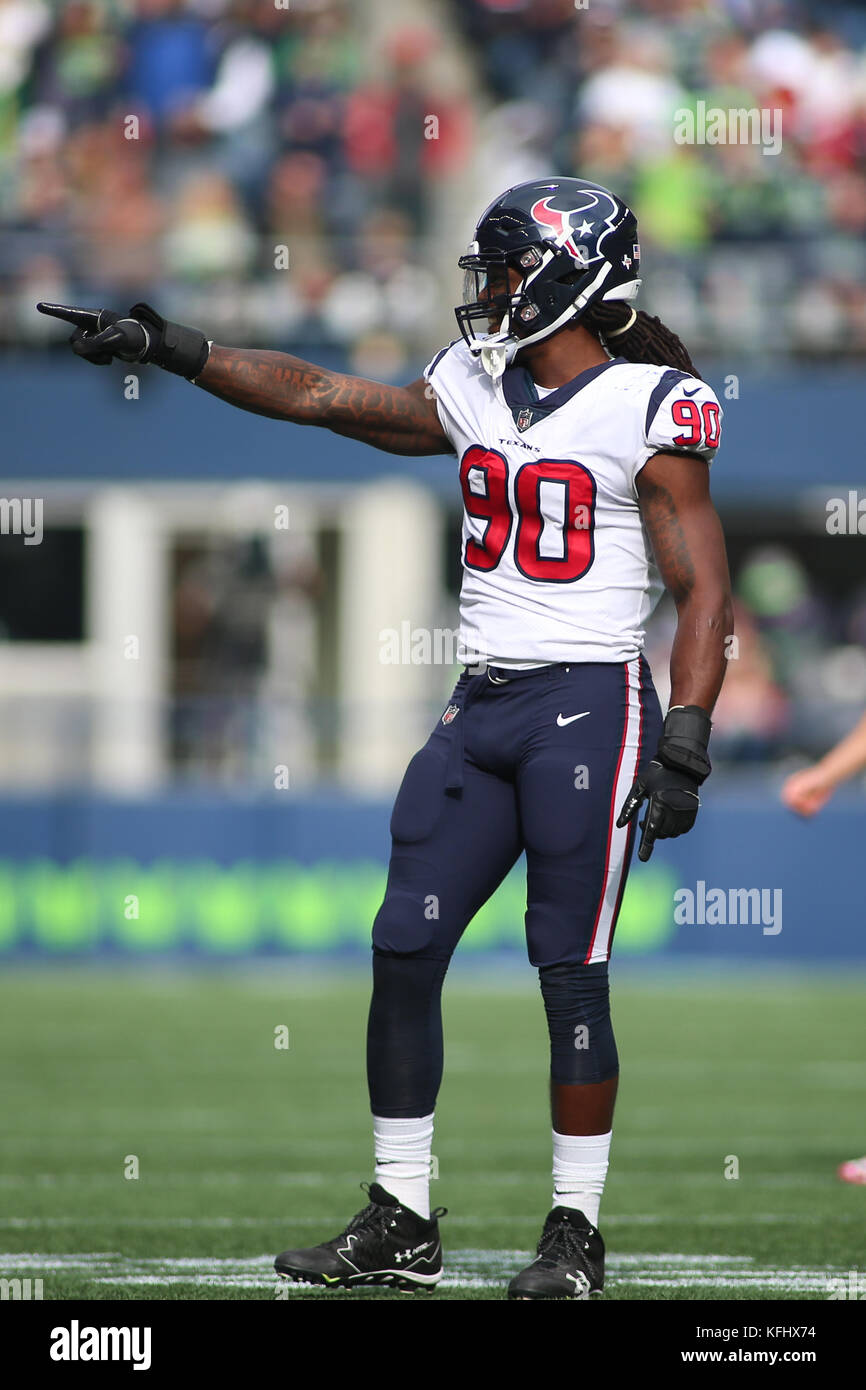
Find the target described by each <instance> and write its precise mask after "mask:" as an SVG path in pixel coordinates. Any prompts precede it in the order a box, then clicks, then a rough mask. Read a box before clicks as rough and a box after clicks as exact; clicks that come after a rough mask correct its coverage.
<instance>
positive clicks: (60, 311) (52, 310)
mask: <svg viewBox="0 0 866 1390" xmlns="http://www.w3.org/2000/svg"><path fill="white" fill-rule="evenodd" d="M36 308H37V309H38V310H39V312H40V314H49V315H50V316H51V318H53V319H65V320H66V322H67V323H74V324H75V325H76V326H77V327H78V328H84V329H86V330H90V331H91V332H92V331H93V329H94V328H96V327H98V324H99V314H100V310H99V309H73V308H72V307H71V306H70V305H69V304H46V303H45V302H44V300H41V299H40V301H39V303H38V304H37V305H36Z"/></svg>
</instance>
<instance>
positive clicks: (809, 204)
mask: <svg viewBox="0 0 866 1390" xmlns="http://www.w3.org/2000/svg"><path fill="white" fill-rule="evenodd" d="M449 5H450V14H451V17H452V19H453V23H454V26H455V29H456V32H457V34H458V35H460V36H461V38H460V39H459V40H457V42H456V43H455V36H454V35H451V36H449V38H450V49H449V50H448V51H445V52H444V53H443V43H442V36H441V31H440V30H438V29H437V26H436V23H435V16H433V17H431V18H430V23H429V27H428V28H423V27H422V28H419V27H417V24H416V23H415V22H414V20H413V22H412V23H410V24H408V26H407V27H402V28H401V27H400V24H401V23H402V20H401V19H398V20H397V21H396V24H395V27H394V28H393V30H392V33H391V35H390V37H389V38H388V40H387V42H386V43H385V44H384V45H383V46H382V49H383V51H381V52H379V53H378V54H376V55H371V54H370V53H369V51H367V50H366V49H365V42H367V41H368V37H369V36H367V35H365V24H364V19H365V6H363V5H353V4H351V3H349V0H291V4H290V5H289V6H288V7H286V8H283V7H278V6H277V4H272V3H262V2H261V0H66V2H65V3H60V4H48V3H46V2H45V0H0V171H2V182H0V187H2V194H0V216H2V222H3V225H4V230H5V235H4V242H3V245H4V250H3V252H2V258H0V296H2V301H3V303H2V307H3V309H4V312H3V313H2V314H0V334H2V335H3V336H4V338H5V339H6V341H10V340H12V341H24V342H42V341H45V340H46V339H48V340H51V338H52V336H53V334H54V333H55V330H54V328H53V327H52V325H46V324H45V323H40V321H39V320H35V319H34V316H33V313H32V301H33V300H34V298H36V297H37V295H36V294H35V293H34V289H35V287H37V286H38V291H39V296H41V297H43V298H51V297H56V298H57V299H86V298H91V299H94V300H96V301H103V300H106V301H107V302H112V303H113V302H117V303H118V304H120V305H122V304H123V302H124V300H125V299H127V298H128V297H129V295H130V294H133V295H135V296H136V297H138V296H139V295H140V294H142V293H145V292H146V293H147V294H149V295H150V296H152V297H153V298H154V299H156V300H157V301H158V302H159V303H160V304H161V305H166V306H167V307H168V309H169V311H170V312H172V313H174V314H175V316H176V317H178V318H181V319H185V320H186V321H192V322H196V321H197V318H200V317H202V316H203V315H202V310H203V309H204V310H205V315H204V316H206V317H208V321H209V322H210V323H214V322H215V326H216V329H218V330H219V331H220V332H222V333H224V334H226V335H228V336H229V338H230V340H235V341H245V342H249V343H259V342H263V341H267V342H270V343H271V344H273V345H275V346H281V345H283V344H284V343H288V342H289V341H291V342H292V343H293V344H295V346H296V348H297V350H301V349H303V350H307V349H309V350H310V351H314V350H319V351H320V352H321V351H322V350H323V349H324V350H328V349H331V350H333V351H334V352H336V353H339V352H340V351H344V352H346V353H348V354H349V355H350V359H351V360H354V361H356V362H357V363H358V364H359V365H360V366H361V367H364V366H365V364H367V363H368V362H372V363H374V364H375V365H376V366H377V367H379V368H380V370H383V371H384V370H387V369H388V368H389V367H390V368H391V369H392V370H393V372H394V374H399V372H400V371H401V370H402V369H403V367H404V364H405V363H407V362H409V363H411V364H412V365H413V366H414V365H415V363H416V361H417V359H418V358H419V357H420V356H423V354H424V353H426V352H427V351H428V349H429V348H431V347H434V346H435V345H436V343H437V341H438V340H439V338H440V337H441V332H442V328H443V324H445V323H447V320H446V319H444V318H443V317H442V306H441V304H440V298H441V297H440V296H439V295H438V293H437V278H436V270H437V269H438V268H439V267H437V266H436V265H435V260H434V256H433V254H432V250H431V246H430V242H429V241H428V240H427V238H426V236H425V233H426V232H427V231H428V230H429V228H430V226H431V223H432V222H433V221H435V220H436V217H435V216H434V214H438V220H439V225H443V224H444V221H445V219H447V220H448V225H451V226H452V227H454V226H459V227H461V228H463V227H464V226H465V227H467V228H468V224H469V216H471V215H472V214H473V213H474V212H476V211H480V208H479V209H475V208H474V207H473V208H471V209H469V210H468V213H467V208H466V206H465V193H466V188H467V182H466V179H465V177H464V178H463V179H461V175H466V173H467V171H470V172H471V173H472V176H473V177H472V179H471V180H470V182H469V185H468V186H470V187H473V188H475V189H478V188H483V190H484V192H485V193H486V192H488V191H489V192H490V193H491V194H492V193H493V192H495V191H496V190H497V189H499V188H501V187H503V186H507V185H508V184H510V183H514V182H518V181H520V180H521V179H523V178H526V177H530V176H531V177H535V176H538V175H539V174H540V173H547V172H553V171H554V170H555V171H557V172H560V173H576V174H580V175H583V176H591V177H594V178H598V179H600V180H601V181H603V182H604V183H606V184H608V185H610V186H611V187H613V188H615V189H616V190H617V191H618V192H620V193H622V194H623V195H624V196H626V197H627V198H628V199H629V200H630V201H631V202H632V203H633V204H634V206H635V207H636V208H637V209H638V212H639V217H640V222H641V228H642V239H643V243H644V246H645V253H644V254H645V266H646V268H647V270H651V272H652V274H651V276H650V277H649V281H648V284H647V286H646V300H647V302H648V307H651V308H654V309H656V311H657V312H660V313H661V316H662V317H663V318H665V317H666V318H668V319H669V320H672V321H674V322H675V323H676V324H677V326H678V328H679V330H680V332H681V335H682V336H683V338H684V339H685V341H686V342H688V343H689V344H690V346H692V345H693V346H694V348H695V350H696V351H698V352H703V353H704V354H706V353H707V352H708V351H713V350H716V349H718V350H721V351H724V350H725V349H728V348H732V349H735V350H736V351H737V353H738V355H739V356H742V355H743V354H748V353H750V352H752V353H756V354H759V353H763V352H766V351H768V350H769V351H778V350H780V349H783V350H789V351H792V352H795V353H797V352H799V353H808V354H811V353H815V352H817V353H823V354H849V353H862V352H863V351H864V350H866V289H864V285H866V274H864V271H866V11H864V8H863V6H862V4H855V3H847V4H829V3H828V4H822V5H821V6H809V5H806V4H796V3H786V0H591V3H590V4H588V5H587V6H585V7H576V6H575V3H574V0H445V3H444V6H443V9H444V10H447V8H448V6H449ZM461 42H462V44H463V46H464V51H463V53H462V54H460V53H459V52H457V51H455V49H457V50H459V48H460V44H461ZM467 57H468V59H469V62H468V64H467V63H466V61H465V60H466V58H467ZM461 59H462V60H463V61H462V66H461ZM449 66H450V68H451V73H450V78H451V80H450V81H449V80H447V75H448V69H449ZM443 74H445V75H446V80H445V81H443ZM461 74H462V75H461ZM698 101H704V102H705V103H706V104H707V106H708V107H710V108H722V109H725V110H727V109H730V108H738V109H739V108H747V109H748V108H755V107H759V108H767V109H772V110H779V111H781V112H782V137H783V139H782V149H781V152H780V153H777V154H771V153H766V152H765V151H764V148H763V147H762V146H761V145H755V144H733V143H732V144H716V145H699V144H677V143H675V142H674V140H673V138H672V132H673V128H674V121H675V113H676V112H677V111H682V110H683V109H686V108H695V106H696V103H697V102H698ZM130 114H136V115H137V116H138V117H139V120H140V129H139V131H138V138H137V139H129V138H127V135H128V128H127V127H126V126H125V125H124V120H125V118H126V117H127V116H128V115H130ZM431 115H432V116H435V118H436V126H435V130H434V131H431V128H430V125H429V123H427V122H428V117H430V116H431ZM425 123H426V124H425ZM461 236H462V233H461ZM280 245H285V246H288V247H289V251H290V257H291V274H290V275H283V276H278V277H275V276H274V273H273V271H274V255H275V247H277V246H280ZM451 249H452V250H453V251H454V252H457V251H459V250H460V249H462V247H458V246H456V245H455V247H454V248H451ZM455 284H456V274H455ZM768 305H769V306H772V307H773V308H774V309H776V310H777V312H773V313H768V312H767V308H768ZM205 306H206V309H205ZM7 310H11V312H6V311H7ZM431 325H433V327H432V329H431Z"/></svg>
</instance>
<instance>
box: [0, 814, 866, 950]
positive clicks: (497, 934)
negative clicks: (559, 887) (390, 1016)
mask: <svg viewBox="0 0 866 1390" xmlns="http://www.w3.org/2000/svg"><path fill="white" fill-rule="evenodd" d="M389 812H390V806H389V805H388V804H386V803H364V802H357V801H350V800H344V799H341V798H337V797H328V798H324V797H323V798H313V799H309V800H303V801H295V802H288V801H282V800H280V798H279V795H275V796H274V798H273V799H272V800H269V801H262V802H251V801H237V800H230V799H226V798H220V799H218V798H216V797H214V796H212V795H206V796H205V795H193V794H190V795H175V796H172V797H166V798H161V799H159V800H155V801H151V802H145V803H139V802H120V801H109V800H100V799H92V798H86V797H79V796H69V797H63V798H59V799H56V800H53V801H50V802H48V801H43V800H36V799H32V800H31V799H4V800H3V801H0V844H2V852H0V860H2V863H0V948H3V949H6V950H8V951H15V950H17V949H20V948H22V947H25V948H28V949H29V948H30V947H32V946H33V943H34V942H36V943H37V944H38V942H39V940H40V939H41V940H42V941H43V942H45V941H48V942H53V943H54V945H55V946H58V945H59V946H62V944H63V932H64V930H65V928H64V927H63V920H64V912H65V911H66V906H65V905H64V896H65V895H67V896H68V895H69V894H71V893H73V890H74V894H76V895H78V898H80V902H79V907H77V908H76V909H75V911H72V909H70V911H72V916H73V917H74V916H75V913H76V912H79V913H85V906H86V903H87V902H88V901H89V898H88V894H90V895H91V897H92V898H93V902H94V904H95V905H94V907H93V909H92V916H93V922H92V923H90V924H89V925H88V926H87V928H86V931H84V928H83V927H82V926H81V923H79V927H77V928H75V930H76V931H79V937H76V938H75V939H76V943H77V944H76V950H78V949H79V947H81V945H82V944H84V945H86V946H92V947H98V946H100V944H105V943H106V942H108V943H109V944H112V945H113V946H114V947H116V946H117V945H118V942H119V944H120V946H121V947H123V948H124V949H125V948H126V947H131V948H133V949H134V948H135V947H136V945H137V944H139V945H141V944H144V943H145V941H146V938H147V934H148V930H149V928H148V926H147V919H146V914H145V915H144V919H143V924H142V926H141V929H140V930H141V941H140V942H137V941H136V932H137V931H138V930H139V929H138V928H136V926H135V925H134V923H133V924H130V923H128V922H126V921H125V919H123V914H122V911H121V906H122V902H123V899H124V898H125V895H126V894H127V893H137V892H138V891H139V886H138V878H139V874H138V871H137V869H136V865H138V866H142V869H141V875H140V877H141V881H142V883H144V884H145V885H146V886H145V888H142V889H141V892H142V900H143V901H144V900H146V899H147V898H148V893H150V895H151V901H153V900H154V898H157V899H159V900H160V902H161V907H160V912H161V913H162V916H161V917H160V922H161V923H162V925H161V926H159V928H158V930H157V936H158V937H159V939H160V940H162V941H163V943H164V945H165V947H166V948H167V949H175V948H178V947H181V946H185V945H189V944H190V941H192V944H194V945H196V944H197V945H198V946H199V947H201V948H202V949H205V950H207V949H210V948H212V947H213V948H216V949H222V950H230V951H232V950H237V951H241V952H242V951H244V950H246V949H251V950H262V949H264V948H267V947H270V948H272V949H284V948H285V949H288V950H293V949H300V948H301V947H302V946H304V947H306V948H309V949H319V948H323V949H324V948H329V949H330V948H339V947H341V946H349V947H353V948H355V949H359V948H362V949H365V950H368V949H369V927H370V924H371V922H372V916H373V914H374V913H375V910H376V907H377V906H378V902H379V900H380V897H381V886H382V882H383V878H384V869H385V865H386V863H387V855H388V848H389V842H388V818H389ZM864 840H866V805H864V803H863V800H862V798H858V797H856V796H855V795H854V794H851V795H850V796H846V797H840V798H838V799H837V800H834V802H832V803H831V804H830V805H829V806H828V807H827V808H826V810H825V811H824V812H823V813H822V814H821V815H820V816H818V817H817V819H815V820H813V821H812V822H803V821H799V820H797V819H796V818H795V817H794V816H792V815H791V814H789V813H788V812H786V811H785V810H784V809H782V808H781V807H780V806H779V804H778V802H775V801H774V800H772V799H771V798H770V796H769V795H768V794H767V793H766V792H765V793H764V796H763V799H761V800H757V799H756V796H755V793H754V792H753V791H743V792H737V791H734V790H730V791H726V790H725V789H724V788H717V789H715V791H714V792H713V794H712V795H708V796H707V797H706V801H705V805H704V807H703V809H702V810H701V814H700V816H699V818H698V822H697V825H696V826H695V829H694V830H693V831H692V832H691V834H689V835H688V836H684V837H682V838H681V839H679V840H675V841H668V842H666V843H662V844H659V845H657V846H656V849H655V851H654V853H653V857H652V859H651V861H650V863H649V864H647V865H642V864H638V863H637V861H636V860H635V861H634V864H633V867H632V872H631V877H630V881H629V886H628V890H627V893H626V901H625V904H624V908H623V916H622V919H621V923H620V928H618V933H617V948H616V951H615V954H620V955H621V954H623V953H625V954H629V955H641V954H646V955H665V954H668V955H671V956H678V957H679V958H680V959H684V958H685V959H697V958H706V957H716V956H721V957H726V958H730V959H731V960H739V959H748V960H751V961H756V962H763V963H764V964H766V965H768V966H770V967H772V966H774V965H775V964H777V963H780V962H782V961H790V960H800V961H804V960H809V961H815V962H827V963H832V962H836V963H839V962H842V961H846V960H850V961H858V962H860V963H863V962H866V932H864V926H866V920H864V919H866V909H864V894H863V888H862V878H861V875H860V855H861V854H862V845H863V843H864ZM58 866H65V867H60V868H58ZM148 866H150V868H148ZM699 881H703V883H704V884H705V886H706V891H707V892H708V891H709V890H710V889H713V888H717V889H722V890H724V892H725V894H726V895H727V894H728V891H729V890H730V889H735V888H744V889H748V888H761V889H765V890H768V894H769V896H768V899H767V902H768V904H772V903H773V902H774V898H773V894H774V892H775V890H781V895H782V896H781V919H779V918H777V919H776V924H775V925H778V922H779V920H781V930H780V931H774V930H772V927H773V925H774V924H773V923H771V922H769V921H768V920H766V919H765V920H764V921H761V920H757V921H750V922H748V923H746V924H730V923H728V924H718V925H712V924H711V923H710V922H708V921H705V922H704V923H700V922H694V923H692V924H689V923H682V924H678V923H677V922H676V921H675V919H674V907H675V900H674V894H675V893H676V892H677V891H678V890H680V889H690V890H692V891H693V892H696V891H698V889H697V885H698V882H699ZM106 883H109V884H110V891H109V889H108V888H106V886H105V885H106ZM500 891H501V897H500V899H499V901H498V906H496V907H495V908H494V909H493V910H492V911H491V913H490V914H488V918H487V919H486V925H483V924H482V925H481V926H479V927H478V929H477V932H478V938H477V940H475V941H473V942H472V943H471V944H470V945H469V949H472V950H474V949H477V948H479V947H482V946H483V947H491V948H492V947H507V948H510V949H514V950H522V949H523V948H522V937H521V931H522V925H521V920H522V910H523V906H524V902H525V898H524V886H523V879H522V872H521V866H520V865H518V868H517V870H515V874H514V875H513V877H512V879H511V880H510V881H509V883H507V884H506V885H505V887H504V888H503V889H502V890H500ZM82 893H83V895H84V896H83V897H81V894H82ZM106 894H108V897H107V898H106V896H105V895H106ZM112 894H113V897H112ZM185 894H186V895H187V898H184V895H185ZM359 894H360V896H361V897H363V902H361V901H359V900H356V899H358V895H359ZM100 895H101V896H100ZM311 895H312V896H311ZM78 898H77V899H76V900H77V901H78ZM174 898H177V900H178V902H179V901H180V899H184V901H187V899H188V901H189V904H190V907H189V910H188V911H187V909H186V908H183V907H182V906H181V907H179V906H178V902H171V901H170V900H172V899H174ZM106 902H109V907H106ZM111 902H113V903H114V906H113V907H111V906H110V903H111ZM82 903H83V904H85V906H81V904H82ZM208 904H209V906H208ZM166 912H168V916H166ZM106 913H108V914H109V916H111V915H112V914H113V916H114V920H115V927H117V928H118V929H119V930H115V928H114V927H112V926H111V923H110V922H105V923H103V922H102V916H105V914H106ZM209 914H210V916H214V917H216V918H219V919H220V921H219V923H217V924H216V925H214V922H212V921H211V920H210V916H209ZM85 915H86V913H85ZM190 915H191V916H192V917H194V918H195V919H196V922H197V923H198V925H195V923H194V924H193V925H192V926H191V927H188V924H187V922H186V917H187V916H190ZM31 917H32V918H33V920H34V921H35V922H38V921H39V920H44V930H43V932H42V937H41V938H40V934H39V931H38V930H35V929H34V930H31V927H30V926H28V925H27V923H28V922H29V921H30V918H31ZM199 918H201V920H200V921H199V920H198V919H199ZM248 918H249V919H250V921H251V920H252V918H256V921H257V922H258V925H257V926H256V927H255V929H253V927H252V926H250V924H249V922H248V920H247V919H248ZM97 919H99V920H97ZM344 919H345V920H344ZM478 920H479V922H480V920H481V919H478ZM58 923H59V925H58ZM52 924H53V925H52ZM765 925H766V926H769V927H770V928H771V930H770V931H765V930H764V926H765ZM91 927H92V930H91ZM70 930H72V929H71V928H70ZM155 930H156V928H155ZM475 930H476V929H475V928H471V929H470V933H469V936H470V937H471V936H472V933H473V931H475ZM81 932H84V934H83V935H81V934H80V933H81ZM160 933H162V935H161V936H160ZM70 939H71V938H70ZM467 944H468V938H467Z"/></svg>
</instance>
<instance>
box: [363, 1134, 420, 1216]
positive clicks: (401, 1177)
mask: <svg viewBox="0 0 866 1390" xmlns="http://www.w3.org/2000/svg"><path fill="white" fill-rule="evenodd" d="M373 1142H374V1144H375V1147H376V1182H377V1183H379V1185H380V1186H381V1187H384V1189H385V1191H386V1192H390V1193H391V1196H392V1197H396V1198H397V1200H398V1202H400V1203H401V1204H402V1205H403V1206H404V1207H408V1208H409V1210H410V1211H414V1212H417V1214H418V1216H423V1217H424V1219H425V1221H428V1220H429V1219H430V1150H431V1148H432V1146H433V1116H432V1115H423V1116H422V1117H421V1118H420V1119H410V1120H388V1119H384V1118H383V1117H382V1116H381V1115H374V1116H373Z"/></svg>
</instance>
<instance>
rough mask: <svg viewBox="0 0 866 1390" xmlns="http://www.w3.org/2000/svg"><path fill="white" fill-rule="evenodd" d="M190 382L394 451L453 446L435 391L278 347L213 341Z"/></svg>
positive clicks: (246, 405)
mask: <svg viewBox="0 0 866 1390" xmlns="http://www.w3.org/2000/svg"><path fill="white" fill-rule="evenodd" d="M196 385H197V386H200V387H201V388H202V389H203V390H205V391H208V392H210V394H211V395H214V396H219V397H220V399H221V400H224V401H228V402H229V404H231V405H235V406H238V407H239V408H240V409H241V410H249V411H252V412H253V413H254V414H256V415H265V416H267V417H268V418H269V419H271V420H292V421H294V422H295V423H296V424H299V425H322V426H324V427H325V428H326V429H330V430H333V431H335V433H337V434H344V435H348V436H349V437H350V438H352V439H360V440H362V441H363V442H364V443H366V444H372V445H374V446H375V447H376V448H379V449H384V450H386V451H387V452H388V453H394V454H419V455H420V454H441V453H453V449H452V446H451V444H450V442H449V440H448V438H447V436H446V434H445V431H444V430H443V428H442V425H441V422H440V420H439V415H438V413H437V410H436V400H435V396H434V394H433V392H432V391H431V390H430V388H429V387H427V385H426V383H425V382H424V381H423V380H421V381H417V382H413V383H412V385H411V386H409V387H402V386H387V385H385V384H384V383H382V382H377V381H366V380H365V379H364V378H363V377H355V376H346V375H344V374H343V373H341V372H331V371H328V370H327V369H326V368H324V367H317V366H315V365H314V364H313V363H311V362H304V361H302V360H301V358H299V357H292V356H290V355H289V354H288V353H282V352H256V351H243V350H241V349H237V348H224V347H217V346H216V345H214V347H212V348H211V354H210V357H209V358H208V361H207V364H206V366H205V368H204V370H203V371H202V373H201V375H200V376H199V377H198V378H197V380H196Z"/></svg>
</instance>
